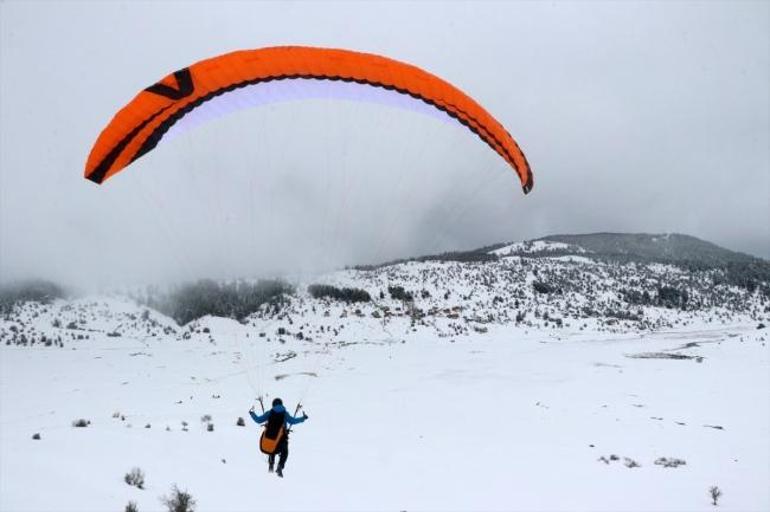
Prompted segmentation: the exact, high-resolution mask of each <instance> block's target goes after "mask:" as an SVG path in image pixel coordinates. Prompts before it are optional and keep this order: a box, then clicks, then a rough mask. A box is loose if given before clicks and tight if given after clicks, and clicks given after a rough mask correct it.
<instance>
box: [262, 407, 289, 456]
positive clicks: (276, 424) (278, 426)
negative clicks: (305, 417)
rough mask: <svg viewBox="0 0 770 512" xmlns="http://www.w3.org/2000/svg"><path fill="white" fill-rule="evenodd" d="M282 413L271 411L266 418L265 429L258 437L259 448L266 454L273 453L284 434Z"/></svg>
mask: <svg viewBox="0 0 770 512" xmlns="http://www.w3.org/2000/svg"><path fill="white" fill-rule="evenodd" d="M284 421H285V416H284V413H272V414H270V418H268V420H267V424H266V425H265V429H264V430H263V431H262V435H261V436H260V437H259V449H260V450H261V451H262V453H265V454H267V455H275V453H276V451H277V450H278V444H279V443H280V442H281V439H283V436H284V435H286V433H285V432H284Z"/></svg>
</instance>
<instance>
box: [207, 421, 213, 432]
mask: <svg viewBox="0 0 770 512" xmlns="http://www.w3.org/2000/svg"><path fill="white" fill-rule="evenodd" d="M206 430H207V431H209V432H214V424H213V423H209V424H208V425H206Z"/></svg>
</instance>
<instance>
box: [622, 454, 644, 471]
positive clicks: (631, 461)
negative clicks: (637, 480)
mask: <svg viewBox="0 0 770 512" xmlns="http://www.w3.org/2000/svg"><path fill="white" fill-rule="evenodd" d="M623 465H624V466H626V467H627V468H639V467H641V465H640V464H639V463H638V462H636V461H635V460H634V459H629V458H628V457H623Z"/></svg>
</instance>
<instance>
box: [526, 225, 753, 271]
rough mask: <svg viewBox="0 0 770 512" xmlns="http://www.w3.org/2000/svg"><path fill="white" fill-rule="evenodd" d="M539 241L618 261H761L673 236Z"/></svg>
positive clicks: (614, 235) (574, 237) (601, 236)
mask: <svg viewBox="0 0 770 512" xmlns="http://www.w3.org/2000/svg"><path fill="white" fill-rule="evenodd" d="M539 240H542V241H547V242H559V243H563V244H569V245H572V246H578V247H582V248H583V249H585V250H586V251H587V252H590V253H593V255H594V256H598V257H605V258H612V259H618V260H622V261H629V260H630V261H657V262H665V263H674V262H687V263H694V264H700V265H704V266H708V267H714V266H724V265H726V264H728V263H750V262H758V261H761V260H760V259H759V258H755V257H753V256H749V255H748V254H743V253H740V252H735V251H731V250H729V249H725V248H723V247H719V246H718V245H716V244H713V243H711V242H706V241H705V240H701V239H699V238H695V237H694V236H689V235H681V234H676V233H672V234H662V235H655V234H647V233H633V234H631V233H591V234H585V235H551V236H546V237H543V238H540V239H539Z"/></svg>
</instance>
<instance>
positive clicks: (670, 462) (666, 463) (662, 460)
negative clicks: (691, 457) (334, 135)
mask: <svg viewBox="0 0 770 512" xmlns="http://www.w3.org/2000/svg"><path fill="white" fill-rule="evenodd" d="M655 464H657V465H658V466H663V467H664V468H676V467H679V466H685V465H687V461H685V460H682V459H676V458H674V457H671V458H670V459H669V458H666V457H659V458H658V459H657V460H655Z"/></svg>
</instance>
